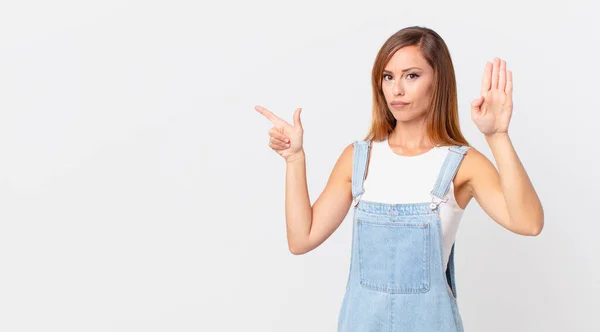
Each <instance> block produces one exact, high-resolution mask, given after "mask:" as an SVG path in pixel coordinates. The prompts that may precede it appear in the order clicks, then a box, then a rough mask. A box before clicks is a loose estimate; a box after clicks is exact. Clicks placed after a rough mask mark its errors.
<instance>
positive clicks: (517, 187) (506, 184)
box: [466, 58, 544, 236]
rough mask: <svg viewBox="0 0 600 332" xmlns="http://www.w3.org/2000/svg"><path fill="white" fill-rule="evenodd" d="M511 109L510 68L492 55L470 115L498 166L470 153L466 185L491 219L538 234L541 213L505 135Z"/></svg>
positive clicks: (479, 155) (542, 225) (537, 201)
mask: <svg viewBox="0 0 600 332" xmlns="http://www.w3.org/2000/svg"><path fill="white" fill-rule="evenodd" d="M512 109H513V105H512V72H511V71H508V72H507V71H506V62H505V61H504V60H500V59H498V58H496V59H494V62H493V63H489V62H488V63H487V64H486V67H485V72H484V75H483V80H482V89H481V96H480V97H478V98H477V99H475V100H474V101H473V103H472V104H471V118H472V119H473V121H474V122H475V124H476V125H477V127H478V128H479V130H480V131H481V132H482V133H483V134H484V135H485V138H486V141H487V143H488V144H489V146H490V149H491V151H492V154H493V155H494V160H496V164H497V166H498V170H497V171H496V168H495V167H494V166H493V165H492V163H491V162H490V161H489V160H488V159H487V158H486V157H485V156H483V155H482V154H481V153H479V152H477V151H470V152H469V153H468V156H467V157H470V158H468V159H470V160H469V164H470V167H468V169H469V172H468V173H469V176H468V181H467V184H468V185H469V187H470V189H471V192H472V195H473V197H474V198H475V199H476V200H477V202H478V203H479V204H480V205H481V207H482V208H483V210H484V211H485V212H486V213H487V214H488V215H489V216H490V217H491V218H492V219H494V220H495V221H496V222H498V223H499V224H501V225H502V226H503V227H505V228H506V229H508V230H510V231H512V232H514V233H517V234H520V235H530V236H536V235H538V234H540V232H541V231H542V228H543V227H544V211H543V208H542V204H541V202H540V199H539V197H538V195H537V193H536V192H535V189H534V188H533V185H532V183H531V180H530V179H529V176H528V175H527V172H526V171H525V168H524V167H523V164H522V163H521V161H520V160H519V157H518V156H517V152H516V151H515V149H514V147H513V145H512V142H511V140H510V138H509V135H508V124H509V123H510V118H511V116H512ZM471 152H475V153H471ZM469 155H470V156H469ZM466 159H467V158H466Z"/></svg>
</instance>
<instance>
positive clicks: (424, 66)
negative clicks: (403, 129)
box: [381, 45, 433, 122]
mask: <svg viewBox="0 0 600 332" xmlns="http://www.w3.org/2000/svg"><path fill="white" fill-rule="evenodd" d="M381 79H382V81H381V89H382V90H383V95H384V96H385V100H386V102H387V105H388V107H389V109H390V111H391V112H392V114H393V115H394V117H395V118H396V120H397V121H403V122H408V121H413V120H415V119H419V118H422V117H424V116H425V115H426V114H427V112H429V97H430V95H431V86H432V83H433V68H431V66H429V64H428V63H427V60H425V58H424V57H423V56H422V55H421V51H420V50H419V47H418V46H412V45H411V46H405V47H403V48H401V49H399V50H398V51H396V53H394V55H393V56H392V58H391V59H390V61H389V62H388V63H387V65H386V67H385V69H384V71H383V75H382V78H381Z"/></svg>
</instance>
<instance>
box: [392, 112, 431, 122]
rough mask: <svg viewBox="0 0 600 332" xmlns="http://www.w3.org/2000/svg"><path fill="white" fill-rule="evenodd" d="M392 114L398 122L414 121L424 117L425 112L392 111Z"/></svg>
mask: <svg viewBox="0 0 600 332" xmlns="http://www.w3.org/2000/svg"><path fill="white" fill-rule="evenodd" d="M392 115H394V118H395V119H396V121H398V122H414V121H418V120H423V119H424V118H425V114H415V113H413V112H407V111H392Z"/></svg>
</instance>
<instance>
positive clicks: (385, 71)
mask: <svg viewBox="0 0 600 332" xmlns="http://www.w3.org/2000/svg"><path fill="white" fill-rule="evenodd" d="M411 69H421V68H419V67H410V68H406V69H402V72H403V73H404V72H407V71H409V70H411ZM421 70H422V69H421ZM383 72H384V73H389V74H393V73H392V72H391V71H389V70H386V69H384V70H383Z"/></svg>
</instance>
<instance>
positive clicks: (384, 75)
mask: <svg viewBox="0 0 600 332" xmlns="http://www.w3.org/2000/svg"><path fill="white" fill-rule="evenodd" d="M386 77H390V79H391V77H392V75H390V74H383V80H384V81H385V78H386Z"/></svg>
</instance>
